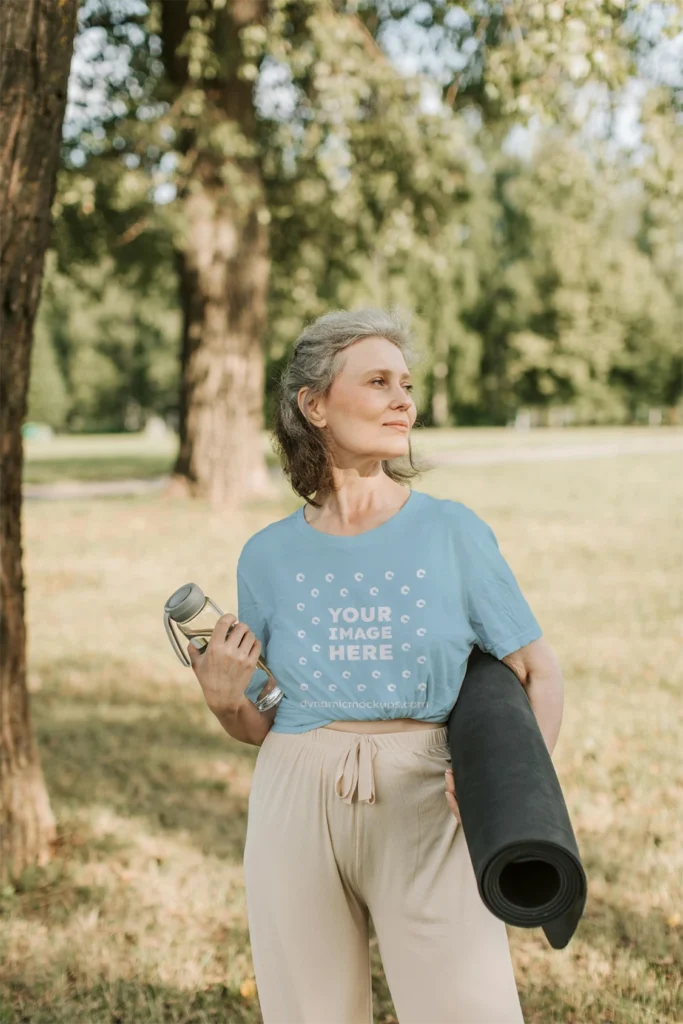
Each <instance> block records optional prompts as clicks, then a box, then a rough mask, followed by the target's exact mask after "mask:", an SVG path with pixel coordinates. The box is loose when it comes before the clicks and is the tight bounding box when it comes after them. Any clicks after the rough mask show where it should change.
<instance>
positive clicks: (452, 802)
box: [445, 768, 460, 822]
mask: <svg viewBox="0 0 683 1024" xmlns="http://www.w3.org/2000/svg"><path fill="white" fill-rule="evenodd" d="M445 774H446V803H447V804H448V806H449V807H450V809H451V810H452V811H453V814H454V815H455V816H456V818H457V819H458V822H460V808H459V807H458V801H457V800H456V799H455V779H454V778H453V769H452V768H448V769H447V770H446V773H445Z"/></svg>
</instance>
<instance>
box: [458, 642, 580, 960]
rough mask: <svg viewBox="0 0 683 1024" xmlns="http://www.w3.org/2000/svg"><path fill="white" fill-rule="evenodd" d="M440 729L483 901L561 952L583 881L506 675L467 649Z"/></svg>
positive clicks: (542, 755) (548, 777)
mask: <svg viewBox="0 0 683 1024" xmlns="http://www.w3.org/2000/svg"><path fill="white" fill-rule="evenodd" d="M447 728H448V744H449V747H450V752H451V764H452V768H453V778H454V781H455V793H456V798H457V801H458V806H459V808H460V818H461V822H462V829H463V832H464V835H465V840H466V842H467V847H468V850H469V853H470V857H471V860H472V866H473V867H474V873H475V875H476V878H477V886H478V888H479V894H480V896H481V898H482V900H483V901H484V903H485V904H486V906H487V907H488V908H489V910H490V911H491V912H492V913H493V914H495V915H496V917H498V918H500V919H501V920H503V921H505V922H506V923H507V924H511V925H515V926H516V927H518V928H537V927H539V926H540V927H542V928H543V931H544V932H545V934H546V938H547V939H548V941H549V943H550V945H551V946H552V947H553V948H554V949H563V948H564V947H565V946H566V945H567V943H568V942H569V940H570V939H571V937H572V935H573V934H574V932H575V930H576V927H577V925H578V923H579V920H580V919H581V915H582V914H583V910H584V907H585V905H586V892H587V885H586V874H585V872H584V869H583V866H582V864H581V860H580V856H579V849H578V846H577V843H576V839H575V837H574V832H573V829H572V826H571V822H570V820H569V813H568V811H567V806H566V804H565V802H564V797H563V795H562V789H561V788H560V783H559V780H558V778H557V775H556V773H555V768H554V766H553V762H552V759H551V757H550V753H549V751H548V748H547V746H546V745H545V740H544V739H543V736H542V734H541V731H540V729H539V727H538V723H537V721H536V716H535V715H534V712H533V709H532V707H531V703H530V702H529V698H528V697H527V694H526V691H525V689H524V687H523V686H522V685H521V683H520V681H519V679H518V678H517V676H516V675H515V673H514V672H513V671H512V669H510V668H508V666H507V665H505V664H504V663H503V662H502V661H498V659H497V658H494V657H493V655H491V654H487V653H485V652H482V651H481V650H479V648H478V647H474V648H473V650H472V653H471V655H470V658H469V661H468V664H467V671H466V673H465V678H464V679H463V683H462V688H461V690H460V694H459V695H458V699H457V701H456V703H455V706H454V708H453V710H452V712H451V714H450V717H449V719H448V726H447Z"/></svg>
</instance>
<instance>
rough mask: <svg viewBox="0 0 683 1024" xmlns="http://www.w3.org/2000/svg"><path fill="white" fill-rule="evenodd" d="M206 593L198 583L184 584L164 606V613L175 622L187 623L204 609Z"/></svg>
mask: <svg viewBox="0 0 683 1024" xmlns="http://www.w3.org/2000/svg"><path fill="white" fill-rule="evenodd" d="M205 601H206V598H205V597H204V591H203V590H202V589H201V587H198V586H197V584H196V583H184V584H183V586H182V587H178V589H177V590H176V592H175V593H174V594H171V596H170V597H169V599H168V601H167V602H166V604H165V605H164V611H165V612H167V613H168V616H169V618H171V619H173V621H174V622H187V620H188V619H191V618H193V617H194V616H195V615H196V614H197V612H199V611H201V609H202V608H203V607H204V602H205Z"/></svg>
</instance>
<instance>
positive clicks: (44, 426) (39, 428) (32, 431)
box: [21, 423, 55, 441]
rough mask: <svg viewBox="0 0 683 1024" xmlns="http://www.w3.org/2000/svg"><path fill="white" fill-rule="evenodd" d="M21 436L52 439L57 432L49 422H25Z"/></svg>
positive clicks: (32, 439)
mask: <svg viewBox="0 0 683 1024" xmlns="http://www.w3.org/2000/svg"><path fill="white" fill-rule="evenodd" d="M21 436H22V437H23V438H28V439H30V440H31V441H51V440H52V439H53V438H54V436H55V432H54V430H53V429H52V427H51V426H50V424H49V423H24V424H23V425H22V427H21Z"/></svg>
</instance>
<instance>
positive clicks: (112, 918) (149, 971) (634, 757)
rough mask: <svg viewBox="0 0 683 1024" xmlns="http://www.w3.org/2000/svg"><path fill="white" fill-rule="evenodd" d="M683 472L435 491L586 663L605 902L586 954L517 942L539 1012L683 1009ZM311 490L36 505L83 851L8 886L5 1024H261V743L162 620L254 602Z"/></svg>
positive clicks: (68, 773)
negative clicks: (191, 588)
mask: <svg viewBox="0 0 683 1024" xmlns="http://www.w3.org/2000/svg"><path fill="white" fill-rule="evenodd" d="M488 433H489V440H488V442H487V443H490V444H492V445H498V444H508V443H512V441H513V440H514V437H510V434H511V432H507V431H500V432H498V434H497V436H496V434H495V432H494V433H491V432H488ZM534 433H535V434H537V435H538V434H539V433H540V432H534ZM544 433H545V432H544ZM556 433H561V435H562V436H563V437H567V436H571V439H572V441H574V440H576V439H577V432H572V435H569V434H568V432H556ZM593 436H594V437H595V438H596V439H597V440H598V441H600V440H604V439H606V438H607V436H608V434H607V432H594V434H593ZM648 436H650V433H649V432H648ZM67 440H68V439H67ZM109 440H110V439H106V441H109ZM125 440H126V441H128V440H129V439H128V438H126V439H125ZM134 440H135V439H130V441H131V445H130V448H129V449H128V450H126V451H122V449H121V447H120V442H113V441H112V443H111V445H110V447H109V449H108V451H109V453H110V454H109V455H108V456H107V455H103V454H102V453H101V452H100V453H99V454H98V453H96V452H95V453H93V452H90V453H88V456H87V457H88V459H90V458H92V459H93V460H95V461H99V473H100V477H99V478H105V477H106V476H108V474H109V470H110V467H111V465H112V462H113V461H116V460H119V459H124V460H125V459H128V458H131V459H133V460H135V458H137V456H136V455H135V453H134V444H133V441H134ZM445 440H446V439H444V438H436V439H435V441H437V442H438V443H443V442H444V441H445ZM483 441H484V438H482V442H483ZM59 443H60V444H61V439H60V440H59ZM98 443H99V442H98ZM458 443H461V442H460V441H459V442H458ZM519 443H528V435H524V436H523V437H522V438H520V439H519ZM105 448H106V442H105ZM75 457H78V458H81V457H83V455H82V454H79V453H77V452H75V451H74V449H72V450H71V452H70V453H69V455H67V456H65V458H66V461H67V463H68V459H69V458H75ZM55 461H56V462H57V461H58V460H55ZM680 470H681V456H680V454H678V453H662V454H648V455H634V454H630V455H622V456H619V457H616V458H607V459H585V460H580V459H576V460H571V461H567V460H563V461H558V462H542V463H517V464H513V463H510V464H498V465H495V466H459V467H448V468H446V467H443V468H439V469H435V470H433V471H432V472H430V473H428V474H425V475H424V476H423V477H422V478H420V479H418V480H417V481H416V482H415V488H416V489H417V490H426V491H429V492H430V493H433V494H435V495H437V496H439V497H448V498H452V499H454V500H459V501H464V502H465V503H466V504H468V505H469V506H470V507H472V508H474V509H475V510H476V511H477V512H478V513H479V514H480V515H482V516H483V517H484V519H486V521H487V522H489V523H490V524H491V525H492V526H493V528H494V529H495V531H496V534H497V536H498V539H499V542H500V546H501V550H502V551H503V553H504V554H505V555H506V557H507V558H508V560H509V562H510V563H511V565H512V567H513V569H514V571H515V573H516V575H517V578H518V580H519V581H520V585H521V586H522V589H523V591H524V593H525V594H526V596H527V598H528V600H529V602H530V604H531V606H532V608H533V609H534V611H535V612H536V614H537V616H538V618H539V621H540V622H541V625H542V626H543V629H544V633H545V636H546V638H547V639H548V641H549V642H550V643H551V645H552V646H553V648H554V649H555V650H556V652H557V654H558V657H559V660H560V663H561V665H562V667H563V671H564V677H565V713H564V721H563V725H562V731H561V733H560V739H559V742H558V745H557V747H556V749H555V751H554V754H553V760H554V762H555V765H556V769H557V771H558V775H559V777H560V781H561V783H562V787H563V791H564V794H565V798H566V800H567V805H568V808H569V812H570V815H571V819H572V823H573V826H574V829H575V832H576V835H577V840H578V843H579V847H580V850H581V854H582V858H583V863H584V866H585V868H586V871H587V875H588V880H589V895H588V902H587V906H586V912H585V915H584V917H583V919H582V921H581V923H580V925H579V928H578V931H577V933H576V934H575V936H574V938H573V939H572V941H571V942H570V944H569V945H568V947H567V948H566V949H564V950H552V949H551V948H550V947H549V945H548V943H547V941H546V940H545V937H544V935H543V933H542V931H541V930H540V929H535V930H526V929H519V928H509V930H508V933H509V936H510V945H511V949H512V956H513V962H514V966H515V974H516V978H517V983H518V987H519V990H520V995H521V999H522V1005H523V1008H524V1017H525V1021H526V1024H604V1022H605V1021H609V1022H610V1024H661V1022H665V1021H666V1022H668V1024H669V1022H670V1024H676V1022H683V971H682V966H683V924H682V922H681V913H682V910H683V844H681V841H680V822H681V812H682V810H683V766H682V765H681V759H680V746H681V736H682V735H683V706H682V705H681V697H680V695H681V685H682V683H683V662H682V658H681V626H682V624H683V608H682V603H683V595H682V592H681V590H682V588H681V580H682V579H683V564H682V563H683V544H682V541H681V509H682V508H683V474H682V473H681V472H680ZM299 504H300V501H299V499H298V498H296V497H295V496H294V495H292V494H291V493H288V492H287V490H286V487H285V486H284V484H283V489H282V498H281V501H278V502H277V503H275V504H272V505H267V504H265V503H252V504H250V505H249V506H248V507H247V508H245V509H244V510H243V512H242V513H241V514H240V515H238V516H236V517H235V518H234V519H233V520H231V521H230V522H226V521H225V519H224V517H222V516H221V515H220V514H218V513H213V512H211V511H210V510H209V508H208V507H207V505H206V504H205V503H204V502H201V501H196V502H185V501H182V500H177V499H174V500H169V499H164V498H163V497H162V496H161V495H156V494H155V495H152V496H149V497H148V496H145V497H134V498H117V499H116V501H115V502H114V501H111V500H106V499H94V500H93V499H87V500H85V499H80V500H73V501H71V500H61V501H59V502H27V503H26V505H25V507H24V553H25V554H24V564H25V570H26V587H27V590H26V611H27V623H28V656H29V683H30V688H31V691H32V695H31V704H32V715H33V720H34V724H35V729H36V733H37V737H38V742H39V746H40V753H41V759H42V764H43V768H44V772H45V775H46V779H47V783H48V787H49V791H50V795H51V800H52V806H53V810H54V812H55V814H56V816H57V820H58V828H59V844H58V849H57V851H56V857H55V860H54V861H53V863H52V864H51V865H50V867H49V868H48V869H43V870H37V871H33V872H28V873H27V874H26V876H25V878H24V879H23V880H22V884H21V885H20V886H18V888H17V889H16V890H11V889H6V890H5V891H4V892H3V893H0V964H1V965H2V966H1V968H0V1024H20V1022H30V1024H114V1022H117V1021H118V1022H120V1024H167V1022H168V1024H171V1022H173V1024H180V1022H184V1024H256V1022H258V1021H259V1020H260V1014H259V1011H258V1003H257V1000H256V998H255V996H254V995H253V985H252V984H251V980H252V979H253V971H252V961H251V953H250V947H249V936H248V928H247V918H246V907H245V896H244V882H243V870H242V852H243V845H244V836H245V829H246V820H247V800H248V795H249V787H250V780H251V773H252V771H253V766H254V762H255V758H256V755H257V753H258V751H257V748H255V747H250V746H246V745H244V744H241V743H238V742H236V741H234V740H232V739H231V738H230V737H229V736H227V735H226V734H225V733H224V732H223V731H222V730H221V728H220V726H219V725H218V723H217V722H216V720H215V719H214V718H213V716H212V715H211V714H210V713H209V711H208V710H207V709H206V707H205V705H204V702H203V698H202V696H201V692H200V690H199V687H198V685H197V683H196V680H195V679H194V676H193V675H192V673H191V672H190V670H189V669H185V668H183V667H182V666H181V665H180V663H179V662H178V660H177V659H176V657H175V655H174V654H173V653H172V651H171V649H170V646H169V644H168V640H167V638H166V635H165V632H164V629H163V625H162V609H163V604H164V601H165V600H166V599H167V597H168V596H169V595H170V594H171V592H172V591H173V590H175V589H176V588H177V587H178V586H180V584H182V583H185V582H187V581H190V580H194V581H196V582H197V583H199V584H200V586H202V587H203V588H204V589H205V590H206V591H207V592H208V593H209V594H210V595H211V596H212V597H213V598H214V599H215V600H216V601H217V602H218V604H219V605H220V606H221V607H222V608H223V609H224V610H225V611H235V610H236V593H235V566H236V561H237V557H238V555H239V552H240V550H241V548H242V545H243V544H244V542H245V541H246V540H247V539H248V537H250V536H251V535H252V534H253V533H255V532H256V531H257V530H259V529H261V528H262V527H263V526H265V525H266V524H267V523H269V522H271V521H273V520H274V519H279V518H281V517H282V516H284V515H287V514H288V513H289V512H291V511H293V509H294V508H296V507H297V506H298V505H299ZM444 799H445V797H444ZM372 952H373V990H374V1000H375V1020H376V1021H377V1022H378V1024H379V1022H384V1021H390V1020H391V1019H392V1015H393V1012H394V1008H393V1005H392V1002H391V998H390V994H389V991H388V988H387V986H386V980H385V978H384V974H383V971H382V965H381V959H380V956H379V952H378V949H377V945H376V942H375V939H374V934H373V946H372ZM425 1024H430V1022H427V1021H426V1022H425Z"/></svg>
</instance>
